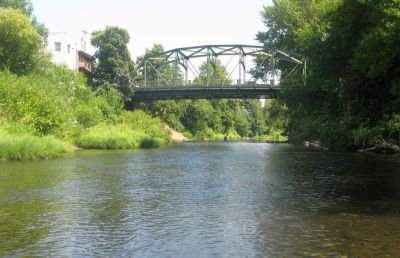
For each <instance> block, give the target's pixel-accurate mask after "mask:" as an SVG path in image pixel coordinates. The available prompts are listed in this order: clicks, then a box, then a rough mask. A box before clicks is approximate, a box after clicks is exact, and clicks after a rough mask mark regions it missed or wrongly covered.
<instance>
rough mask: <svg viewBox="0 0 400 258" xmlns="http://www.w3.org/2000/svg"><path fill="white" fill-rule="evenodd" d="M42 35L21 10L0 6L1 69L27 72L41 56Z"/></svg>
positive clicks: (19, 72) (18, 72)
mask: <svg viewBox="0 0 400 258" xmlns="http://www.w3.org/2000/svg"><path fill="white" fill-rule="evenodd" d="M40 47H41V37H40V35H39V34H38V32H37V31H36V29H35V28H34V27H33V26H32V24H31V22H30V20H29V19H28V17H26V16H25V15H24V14H23V13H22V12H21V11H18V10H14V9H11V8H5V9H4V8H0V70H4V69H9V70H10V71H11V72H13V73H17V74H26V73H28V72H29V71H31V70H32V69H33V66H34V65H35V62H36V59H37V57H38V56H39V50H40Z"/></svg>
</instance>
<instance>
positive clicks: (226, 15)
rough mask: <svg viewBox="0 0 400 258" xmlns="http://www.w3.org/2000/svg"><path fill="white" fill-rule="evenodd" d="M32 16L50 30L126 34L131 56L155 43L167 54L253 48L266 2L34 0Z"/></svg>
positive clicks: (260, 26) (239, 0)
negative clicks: (108, 29)
mask: <svg viewBox="0 0 400 258" xmlns="http://www.w3.org/2000/svg"><path fill="white" fill-rule="evenodd" d="M32 2H33V6H34V9H35V14H36V16H37V18H38V20H39V21H40V22H43V23H45V24H46V26H47V27H48V28H49V29H50V31H62V32H69V33H71V34H72V35H78V34H79V33H80V31H82V30H86V31H89V32H92V31H94V30H99V29H103V28H104V27H105V26H107V25H111V26H119V27H123V28H125V29H127V30H128V31H129V34H130V36H131V42H130V44H129V49H130V51H131V54H132V56H133V57H136V56H139V55H142V54H143V53H144V51H145V49H146V48H151V47H152V45H153V43H161V44H163V45H164V47H165V49H171V48H176V47H183V46H195V45H204V44H234V43H235V44H236V43H243V44H257V42H256V41H255V40H254V38H255V34H256V33H257V31H262V30H265V27H264V25H263V23H262V19H261V15H260V12H261V11H262V9H263V6H265V5H268V4H269V3H270V2H271V1H270V0H197V1H192V0H186V1H185V0H164V1H162V0H130V1H129V0H111V1H103V0H79V1H78V0H68V1H65V0H63V1H61V0H33V1H32Z"/></svg>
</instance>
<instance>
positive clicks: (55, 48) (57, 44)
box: [54, 42, 61, 52]
mask: <svg viewBox="0 0 400 258" xmlns="http://www.w3.org/2000/svg"><path fill="white" fill-rule="evenodd" d="M54 50H55V51H56V52H61V42H55V43H54Z"/></svg>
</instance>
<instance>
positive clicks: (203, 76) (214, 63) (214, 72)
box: [193, 59, 229, 85]
mask: <svg viewBox="0 0 400 258" xmlns="http://www.w3.org/2000/svg"><path fill="white" fill-rule="evenodd" d="M228 77H229V74H228V72H227V71H226V69H225V67H224V66H223V64H222V63H221V61H220V60H218V59H212V60H210V62H204V63H202V64H201V65H200V68H199V76H198V77H197V78H195V80H194V82H193V83H194V84H198V85H206V84H208V85H224V84H229V79H228Z"/></svg>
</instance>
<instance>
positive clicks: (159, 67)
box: [136, 44, 183, 86]
mask: <svg viewBox="0 0 400 258" xmlns="http://www.w3.org/2000/svg"><path fill="white" fill-rule="evenodd" d="M163 52H164V47H163V46H162V45H161V44H154V45H153V47H152V48H151V49H146V51H145V54H144V55H143V56H140V57H138V58H137V61H136V63H137V64H141V63H142V62H143V61H144V59H146V58H150V57H152V56H157V58H155V59H151V65H150V64H147V65H146V66H144V65H142V67H141V70H140V71H139V73H140V76H138V78H137V79H138V81H142V82H143V80H144V76H145V72H146V79H147V83H148V84H149V85H151V84H155V85H158V86H161V85H170V84H171V83H173V84H175V85H179V84H182V83H183V75H182V72H181V71H180V70H179V69H176V68H178V67H175V64H172V63H165V60H166V59H167V56H166V55H162V53H163ZM145 69H146V71H145Z"/></svg>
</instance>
